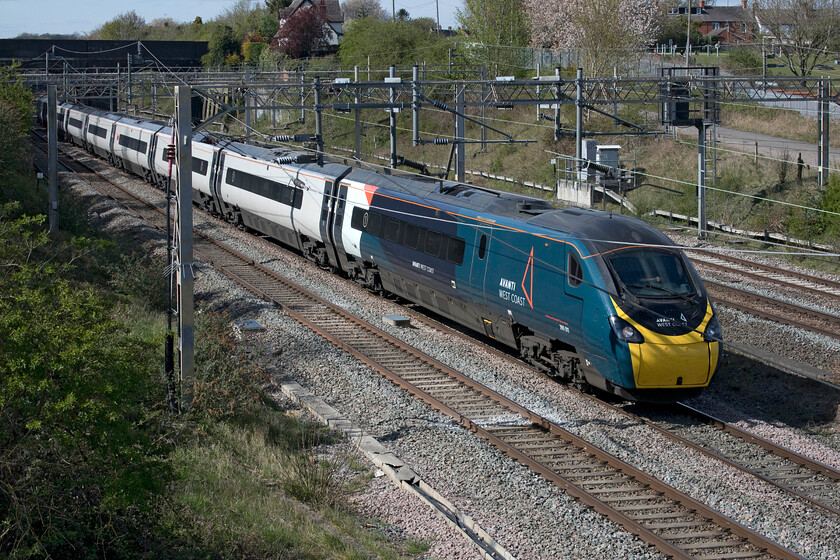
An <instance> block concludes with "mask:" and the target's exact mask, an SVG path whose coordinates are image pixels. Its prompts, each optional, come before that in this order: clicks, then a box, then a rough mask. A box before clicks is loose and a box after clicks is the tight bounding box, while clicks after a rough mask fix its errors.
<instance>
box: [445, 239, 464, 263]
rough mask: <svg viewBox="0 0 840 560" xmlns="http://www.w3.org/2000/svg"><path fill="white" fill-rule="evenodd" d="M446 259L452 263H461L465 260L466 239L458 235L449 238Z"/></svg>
mask: <svg viewBox="0 0 840 560" xmlns="http://www.w3.org/2000/svg"><path fill="white" fill-rule="evenodd" d="M446 260H448V261H449V262H451V263H455V264H461V263H463V262H464V240H463V239H459V238H457V237H450V238H449V245H448V246H447V248H446Z"/></svg>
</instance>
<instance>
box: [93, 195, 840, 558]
mask: <svg viewBox="0 0 840 560" xmlns="http://www.w3.org/2000/svg"><path fill="white" fill-rule="evenodd" d="M129 183H130V184H131V185H132V188H134V189H135V190H136V191H138V192H143V193H147V195H148V194H153V195H154V196H156V197H159V196H160V195H159V193H157V191H154V190H153V189H150V188H149V187H147V186H146V185H144V184H142V183H140V182H138V181H129ZM102 204H103V205H107V204H110V203H104V202H103V203H102ZM97 212H99V214H98V215H99V217H98V218H97V219H98V220H101V221H102V223H103V224H105V223H107V225H108V227H111V228H122V227H132V224H133V223H134V221H135V220H134V218H130V217H126V218H122V217H120V218H117V217H115V216H112V215H111V212H112V211H111V210H107V209H100V210H97ZM195 221H196V225H197V227H199V228H200V229H202V230H203V231H205V232H213V233H214V234H217V235H218V236H219V237H222V238H223V240H225V241H226V242H228V243H230V244H231V245H232V246H234V247H235V248H236V249H238V250H241V251H243V252H245V253H247V254H248V255H249V256H251V257H252V258H254V259H255V260H257V261H259V262H261V263H263V264H264V265H265V266H267V267H269V268H271V269H273V270H275V271H277V272H279V273H281V274H283V275H284V276H287V277H289V278H290V279H292V280H294V281H296V282H299V283H301V284H302V285H304V286H305V287H307V288H308V289H310V290H312V291H313V292H315V293H317V294H319V295H321V296H322V297H324V298H325V299H328V300H330V301H333V302H336V303H338V304H339V305H341V306H342V307H344V308H346V309H348V310H350V311H352V312H353V313H355V314H357V315H358V316H360V317H361V318H363V319H365V320H367V321H369V322H371V323H373V324H375V325H376V326H378V327H380V328H382V329H383V330H386V331H388V332H390V333H391V334H393V335H395V336H397V337H399V338H402V339H403V340H406V341H408V342H410V343H411V344H413V345H415V346H416V347H417V348H419V349H420V350H422V351H423V352H426V353H427V354H429V355H431V356H433V357H435V358H437V359H439V360H441V361H442V362H444V363H446V364H447V365H449V366H450V367H452V368H454V369H456V370H459V371H461V372H463V373H465V374H467V375H470V376H472V377H474V378H476V379H478V380H479V381H481V382H482V383H484V384H486V385H488V386H489V387H491V388H492V389H494V390H496V391H498V392H500V393H502V394H504V395H505V396H507V397H509V398H511V399H513V400H516V401H517V402H519V403H520V404H522V405H523V406H525V407H527V408H530V409H531V410H533V411H535V412H538V413H540V414H543V415H545V416H547V417H549V418H550V419H552V420H553V421H555V422H556V423H558V424H559V425H561V426H562V427H564V428H566V429H568V430H570V431H571V432H573V433H575V434H576V435H578V436H579V437H582V438H584V439H587V440H589V441H591V442H592V443H593V444H595V445H598V446H600V447H602V448H603V449H605V450H606V451H608V452H610V453H612V454H614V455H616V456H617V457H619V458H621V459H623V460H624V461H626V462H628V463H630V464H631V465H633V466H635V467H637V468H639V469H642V470H645V471H646V472H649V473H652V474H654V475H655V476H657V477H658V478H660V479H661V480H663V481H664V482H666V483H668V484H671V485H673V486H675V487H677V488H678V489H680V490H682V491H683V492H686V493H688V494H689V495H691V496H693V497H694V498H696V499H698V500H701V501H704V502H706V503H708V504H710V505H711V506H712V507H715V508H717V509H719V510H720V511H721V512H722V513H724V514H725V515H727V516H729V517H731V518H733V519H734V520H736V521H738V522H740V523H742V524H744V525H747V526H750V527H752V528H754V529H757V530H758V531H760V532H762V533H764V534H766V535H767V536H769V537H770V538H771V539H774V540H776V541H777V542H779V543H781V544H783V545H784V546H787V547H789V548H791V549H792V550H794V551H796V552H797V553H799V554H801V555H803V556H805V557H807V558H820V559H840V541H838V540H837V539H836V528H837V525H838V520H837V518H836V517H835V516H831V515H829V514H826V513H823V512H822V511H819V510H817V509H815V508H814V507H811V506H809V505H808V504H806V503H804V502H802V501H801V500H799V499H797V498H795V497H791V496H788V495H786V494H784V493H782V492H781V491H779V490H777V489H775V488H773V487H771V486H769V485H766V484H764V483H762V482H760V481H757V480H755V479H753V478H751V477H749V476H747V475H745V474H742V473H740V472H737V471H735V470H733V469H730V468H729V467H727V466H726V465H723V464H715V462H714V461H711V460H709V459H708V458H707V457H706V456H705V455H701V454H698V453H694V452H692V451H688V450H685V449H683V448H681V447H679V446H675V445H674V444H673V443H671V442H669V441H666V440H664V439H663V438H661V437H660V436H658V435H657V434H656V433H655V432H653V431H652V430H650V429H649V428H646V427H645V426H643V425H638V424H634V423H631V422H628V421H627V420H626V418H625V417H623V416H621V415H619V414H617V413H614V412H611V411H609V410H608V409H606V408H605V407H603V406H601V405H598V404H593V403H592V402H591V401H590V400H588V399H582V398H581V397H580V396H579V395H577V394H576V393H575V392H574V391H572V390H569V389H568V388H566V387H564V386H561V385H558V384H557V383H555V382H552V381H550V380H547V379H545V378H544V377H542V376H539V375H535V374H534V373H533V371H531V370H530V369H529V368H528V367H526V366H525V365H511V364H509V363H508V362H507V361H504V362H502V361H500V360H499V359H498V358H495V357H494V356H493V355H492V354H489V353H488V352H486V351H485V350H483V349H482V348H481V347H480V346H478V345H477V344H475V343H471V342H465V341H462V340H461V339H459V338H454V337H452V336H450V335H447V334H445V333H442V332H440V331H436V330H434V329H432V328H430V327H427V326H425V325H421V324H415V325H414V328H410V329H401V328H398V327H392V326H389V325H387V324H385V323H384V322H383V321H382V320H381V318H382V316H383V315H386V314H401V313H404V311H403V310H402V308H401V307H399V306H397V305H396V304H394V303H393V302H391V301H389V300H386V299H383V298H377V297H375V296H372V295H370V294H368V293H367V292H365V291H363V290H361V289H359V288H358V287H356V286H354V285H351V284H349V283H347V282H346V281H344V280H342V279H340V278H339V277H337V276H334V275H331V274H329V273H326V272H324V271H322V270H320V269H318V268H317V267H315V266H314V265H311V264H310V263H307V262H305V261H303V260H302V259H300V258H298V257H296V256H293V255H290V254H288V253H287V252H285V251H283V250H280V249H279V248H277V247H275V246H273V245H271V244H269V243H266V242H265V241H262V240H259V239H256V238H254V237H251V236H249V235H247V234H246V233H244V232H242V231H238V230H235V229H232V228H229V227H227V226H225V225H220V224H219V223H218V222H215V221H209V220H207V219H206V218H203V217H201V216H200V215H198V214H196V215H195ZM159 241H160V240H159V236H158V235H156V234H149V236H148V239H147V242H149V243H151V242H155V243H159ZM196 295H197V299H201V300H203V301H204V303H205V304H206V305H209V306H211V307H214V308H224V309H227V310H228V311H229V312H230V313H231V314H232V316H233V318H235V319H238V318H252V319H256V320H258V321H260V322H261V323H263V324H264V325H266V326H267V329H266V331H265V332H264V333H262V334H261V335H259V336H260V344H261V345H262V347H263V348H264V352H265V354H266V356H267V358H268V359H269V370H270V373H271V374H272V376H273V378H274V379H275V380H277V381H278V382H280V381H282V380H283V379H286V378H293V379H294V380H296V381H297V382H299V383H300V384H301V385H304V386H305V387H306V388H307V389H309V390H310V391H312V392H313V393H315V394H317V395H319V396H321V397H323V398H324V399H325V400H326V401H327V402H328V403H329V404H331V405H332V406H333V407H335V408H336V409H338V410H339V411H341V412H342V413H343V414H344V415H345V416H347V417H348V418H350V419H351V420H352V421H353V422H354V423H356V424H357V425H359V426H361V427H362V429H363V430H364V431H365V432H366V433H368V434H370V435H372V436H374V437H377V438H378V439H379V440H380V441H381V442H382V443H383V444H384V445H385V446H386V447H389V448H390V449H392V450H393V451H394V452H395V453H396V454H397V455H398V456H400V457H401V458H402V459H403V460H405V461H406V462H407V463H408V464H409V465H410V466H411V467H412V468H413V469H414V470H415V471H416V472H417V473H418V474H420V475H421V476H422V477H423V478H424V479H425V480H426V481H427V482H428V483H429V484H430V485H432V486H433V487H435V488H436V489H437V490H438V491H439V492H440V493H441V494H443V495H444V496H446V497H447V498H448V499H449V500H450V501H452V502H453V503H455V504H456V505H457V506H458V507H459V508H460V509H461V510H462V511H464V512H465V513H466V514H468V515H470V516H471V517H472V518H473V519H475V520H476V522H477V523H479V524H480V525H481V526H482V527H483V528H484V529H485V530H486V531H488V532H489V533H490V534H491V535H492V536H493V537H494V538H495V539H496V540H497V541H498V542H499V543H500V544H501V545H502V546H504V547H505V548H506V549H507V550H509V551H511V552H512V553H513V554H514V555H515V556H517V557H518V558H522V559H525V558H528V559H549V558H597V557H605V558H637V559H648V558H651V559H653V558H662V557H663V556H662V555H661V554H659V553H658V552H657V551H655V550H653V549H652V548H651V547H649V546H648V545H646V544H644V543H642V542H641V541H640V540H638V539H637V538H636V537H634V536H633V535H631V534H629V533H627V532H626V531H624V530H623V529H622V528H620V527H619V526H617V525H615V524H613V523H612V522H610V521H608V520H606V519H605V518H603V517H602V516H600V515H598V514H595V513H594V512H593V511H591V510H589V509H588V508H585V507H583V506H582V505H581V504H579V503H578V502H576V501H575V500H573V499H572V498H570V497H569V496H568V495H567V494H565V493H564V492H563V491H561V490H560V489H558V488H556V487H554V486H552V485H550V484H548V483H547V482H546V481H544V480H543V479H541V478H540V477H538V476H537V475H535V474H533V473H532V472H530V471H529V470H527V469H526V468H524V467H523V466H521V465H519V464H517V463H514V462H513V461H511V460H509V459H508V458H506V457H505V456H504V455H502V454H501V453H499V452H498V451H497V450H495V449H494V448H492V447H490V446H489V445H488V444H486V443H484V442H483V441H481V440H479V439H478V438H476V437H475V436H474V435H473V434H471V433H469V432H467V431H466V430H464V429H462V428H460V427H458V426H457V425H455V424H454V423H453V422H452V421H451V420H449V419H448V418H447V417H444V416H442V415H440V414H438V413H436V412H434V411H432V410H430V409H429V408H428V407H426V406H425V405H423V404H421V403H419V402H417V401H415V400H413V399H411V398H409V397H408V396H407V395H406V394H405V393H403V392H402V391H401V390H399V389H397V388H395V387H394V386H393V385H391V383H390V382H388V381H385V380H384V379H382V378H381V377H379V376H378V374H375V373H374V372H372V371H371V370H370V369H369V368H368V367H366V366H364V365H362V364H360V363H359V362H357V361H356V360H354V359H352V358H350V357H349V356H347V355H346V354H345V353H344V352H341V351H339V350H338V349H336V348H334V347H333V346H332V345H330V344H328V343H327V342H325V341H324V340H322V339H320V338H319V337H317V336H316V335H314V334H313V333H312V332H310V331H309V330H308V329H305V328H303V327H301V326H300V325H298V324H297V323H296V322H294V321H292V320H291V319H290V318H289V317H287V316H286V315H285V314H283V313H282V312H279V311H278V310H276V309H274V308H273V307H271V306H268V305H266V304H265V303H264V302H262V301H260V300H257V299H256V298H254V297H252V296H250V295H249V294H247V293H246V292H244V291H243V290H242V289H240V288H239V287H238V286H235V285H233V284H232V283H231V282H230V281H229V280H228V279H226V278H225V277H224V276H222V275H221V274H218V273H216V272H215V271H214V270H212V269H211V268H209V267H208V266H206V265H204V266H199V269H198V275H197V279H196ZM721 322H722V323H723V326H724V335H725V337H726V338H727V339H730V340H738V341H744V342H747V343H749V344H752V345H754V346H758V347H764V348H767V349H768V350H771V351H773V352H775V353H777V354H784V355H789V356H790V357H792V358H794V359H803V360H805V359H807V360H808V363H810V364H811V365H813V366H814V367H828V365H827V364H829V365H830V364H831V363H836V360H837V353H838V347H837V343H836V342H832V341H828V340H819V339H816V338H813V337H812V336H810V335H806V334H804V333H792V332H789V331H786V330H785V329H784V328H782V327H776V326H773V325H767V324H763V323H760V322H756V321H755V320H754V319H751V318H749V317H746V316H743V315H738V314H735V313H734V312H729V311H725V310H723V313H722V321H721ZM838 402H840V399H838V396H837V394H836V393H834V392H832V391H829V390H827V389H825V388H824V387H822V388H820V387H814V384H813V382H810V381H808V380H805V379H802V378H798V377H796V376H792V375H788V374H786V373H784V372H780V371H778V370H775V369H773V368H772V367H769V366H765V365H763V364H761V363H758V362H755V361H752V360H750V359H748V358H743V357H737V356H730V357H728V358H726V359H725V362H724V365H723V367H722V369H721V373H720V374H719V376H718V379H716V380H715V381H714V382H713V383H712V385H711V386H710V388H709V389H708V390H707V391H706V392H705V393H704V394H703V395H702V396H700V397H698V398H697V399H695V400H694V401H692V403H691V404H693V405H695V406H699V407H701V408H703V409H704V410H708V411H709V412H712V413H714V414H716V415H718V416H721V417H723V418H724V419H734V421H735V422H736V423H738V424H739V425H741V426H742V427H744V428H746V429H749V430H753V431H757V432H758V433H760V435H763V436H764V437H768V438H770V439H773V440H776V441H784V442H786V445H789V446H790V447H793V448H795V449H796V450H798V451H800V452H803V453H806V454H808V455H809V456H813V457H815V458H818V459H819V460H820V461H823V462H825V463H827V464H831V465H835V466H838V465H840V437H838V428H837V420H838V418H837V412H838V411H837V405H838ZM388 486H389V485H388V484H387V483H385V482H384V481H383V480H382V479H374V480H373V481H372V482H371V483H370V485H369V486H368V488H367V490H366V492H365V493H364V494H361V495H359V496H356V497H355V499H354V503H356V504H357V506H358V507H359V508H360V509H361V510H362V511H365V512H369V513H370V514H371V515H374V516H376V517H378V518H380V519H382V520H383V521H384V522H385V523H387V525H388V527H391V528H393V530H394V531H395V532H397V533H398V534H399V535H402V536H403V537H405V536H411V537H414V538H420V539H431V540H434V544H433V548H432V550H431V551H430V553H429V557H430V558H439V559H450V558H451V559H461V558H472V557H474V556H471V555H470V554H469V553H468V552H465V548H468V547H465V546H464V542H463V540H462V539H461V538H460V537H458V536H457V535H454V534H452V533H450V532H447V531H446V530H445V527H446V526H445V525H442V524H441V525H442V527H438V526H436V525H435V524H434V523H430V517H429V513H428V509H427V508H425V509H424V507H423V506H418V505H416V504H414V505H405V506H401V505H400V504H401V503H406V504H408V502H403V501H400V500H406V499H407V498H405V497H401V495H400V493H399V492H396V491H395V490H393V488H390V489H389V488H388ZM465 554H466V555H465Z"/></svg>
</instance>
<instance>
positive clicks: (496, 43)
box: [455, 0, 530, 72]
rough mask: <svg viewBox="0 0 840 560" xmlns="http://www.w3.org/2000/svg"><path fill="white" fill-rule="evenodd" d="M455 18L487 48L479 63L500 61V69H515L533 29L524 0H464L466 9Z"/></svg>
mask: <svg viewBox="0 0 840 560" xmlns="http://www.w3.org/2000/svg"><path fill="white" fill-rule="evenodd" d="M455 18H456V19H457V20H458V23H460V24H461V26H462V27H463V28H464V29H466V30H467V32H468V33H469V35H470V38H471V39H473V40H474V41H475V42H477V43H479V44H480V45H481V46H482V47H483V48H482V49H481V50H480V51H477V52H478V53H479V54H478V61H477V62H478V63H479V64H484V65H485V66H490V65H491V64H494V63H495V64H498V66H497V71H499V72H509V71H514V70H515V69H516V67H517V66H519V65H520V64H519V61H518V57H517V53H518V49H516V48H514V49H511V47H526V46H527V45H528V42H529V38H530V33H529V28H528V15H527V14H526V13H525V11H524V10H523V0H464V9H463V10H456V12H455Z"/></svg>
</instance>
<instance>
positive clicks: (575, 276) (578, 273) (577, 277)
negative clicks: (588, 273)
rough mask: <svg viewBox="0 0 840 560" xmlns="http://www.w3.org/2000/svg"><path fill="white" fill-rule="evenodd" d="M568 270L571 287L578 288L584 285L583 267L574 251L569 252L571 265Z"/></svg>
mask: <svg viewBox="0 0 840 560" xmlns="http://www.w3.org/2000/svg"><path fill="white" fill-rule="evenodd" d="M566 270H567V274H568V279H569V286H571V287H573V288H576V287H577V286H580V285H581V284H582V283H583V267H582V266H581V265H580V259H579V258H578V256H577V255H576V254H575V253H574V252H572V251H569V264H568V268H567V269H566Z"/></svg>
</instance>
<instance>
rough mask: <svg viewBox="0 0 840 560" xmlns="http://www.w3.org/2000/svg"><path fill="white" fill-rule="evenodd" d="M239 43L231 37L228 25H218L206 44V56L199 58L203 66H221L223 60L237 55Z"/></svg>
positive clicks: (231, 30) (231, 33) (223, 62)
mask: <svg viewBox="0 0 840 560" xmlns="http://www.w3.org/2000/svg"><path fill="white" fill-rule="evenodd" d="M239 46H240V43H239V41H237V40H236V38H235V37H234V36H233V29H231V27H230V26H229V25H218V26H216V28H215V29H214V30H213V35H211V37H210V40H209V41H208V42H207V54H205V55H204V56H202V57H201V63H202V64H203V65H204V66H222V65H223V64H225V60H226V59H227V58H228V57H229V56H230V55H233V54H238V53H239Z"/></svg>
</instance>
